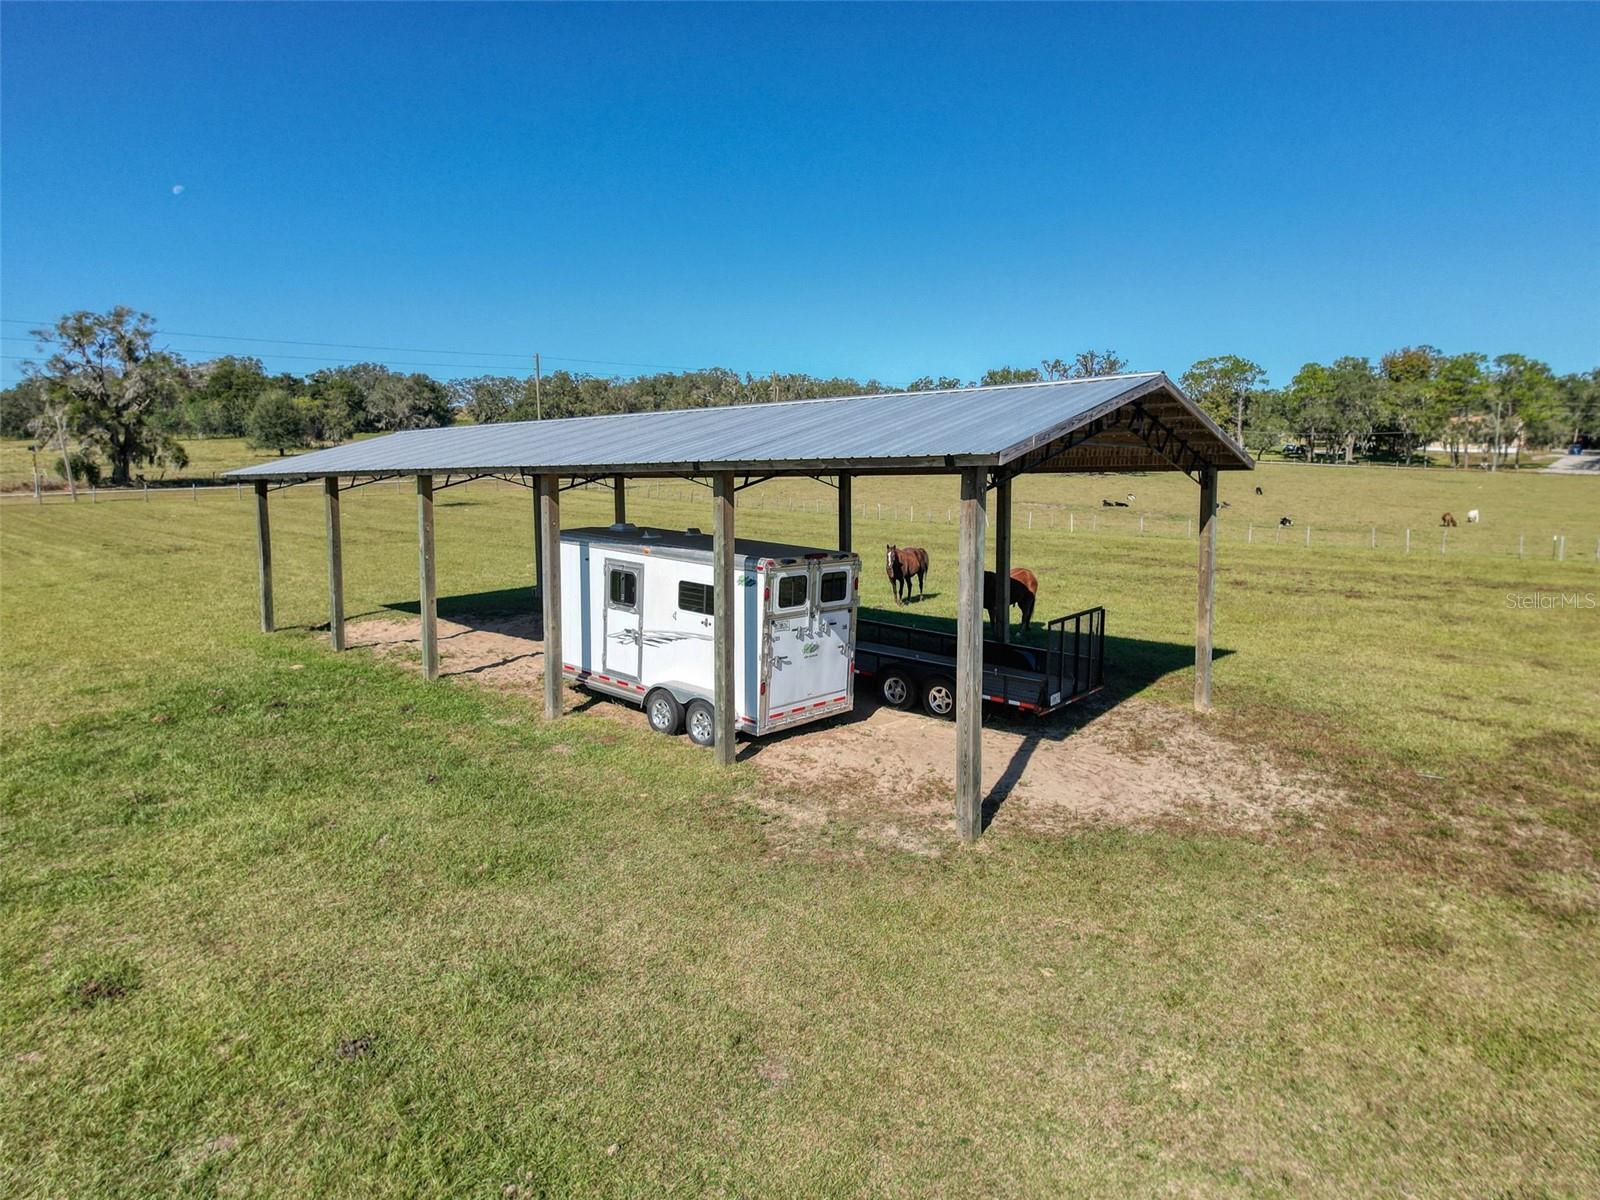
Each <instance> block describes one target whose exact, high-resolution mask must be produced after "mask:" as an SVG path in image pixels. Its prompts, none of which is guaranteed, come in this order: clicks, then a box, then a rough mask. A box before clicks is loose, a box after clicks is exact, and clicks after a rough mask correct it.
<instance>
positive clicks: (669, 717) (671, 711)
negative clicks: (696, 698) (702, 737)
mask: <svg viewBox="0 0 1600 1200" xmlns="http://www.w3.org/2000/svg"><path fill="white" fill-rule="evenodd" d="M644 715H645V717H646V718H647V719H648V720H649V722H650V728H651V729H654V730H655V731H656V732H657V733H664V734H667V735H668V736H669V737H670V736H671V735H672V734H674V733H677V732H678V730H679V728H681V727H682V725H683V706H682V705H681V704H679V703H678V699H677V697H676V696H674V695H673V694H672V693H671V692H669V691H667V689H666V688H657V689H656V690H655V691H653V692H651V693H650V694H649V695H648V696H646V697H645V698H644Z"/></svg>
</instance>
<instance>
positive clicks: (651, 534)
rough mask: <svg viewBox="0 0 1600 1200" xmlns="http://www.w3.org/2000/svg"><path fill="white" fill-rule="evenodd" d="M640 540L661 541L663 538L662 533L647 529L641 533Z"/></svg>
mask: <svg viewBox="0 0 1600 1200" xmlns="http://www.w3.org/2000/svg"><path fill="white" fill-rule="evenodd" d="M639 540H640V541H641V542H659V541H660V540H661V535H660V534H659V533H657V532H656V531H655V530H654V529H646V530H644V531H643V532H642V533H640V534H639Z"/></svg>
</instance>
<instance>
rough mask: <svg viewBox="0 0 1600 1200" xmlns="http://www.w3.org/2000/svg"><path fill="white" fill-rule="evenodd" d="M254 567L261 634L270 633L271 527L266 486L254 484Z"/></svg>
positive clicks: (263, 481) (259, 482)
mask: <svg viewBox="0 0 1600 1200" xmlns="http://www.w3.org/2000/svg"><path fill="white" fill-rule="evenodd" d="M256 567H257V571H258V573H259V576H260V579H261V632H262V633H271V632H272V527H271V526H270V525H269V524H268V523H267V484H266V481H265V480H258V481H257V482H256Z"/></svg>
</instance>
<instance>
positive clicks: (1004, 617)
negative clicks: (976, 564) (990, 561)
mask: <svg viewBox="0 0 1600 1200" xmlns="http://www.w3.org/2000/svg"><path fill="white" fill-rule="evenodd" d="M994 501H995V504H996V506H997V507H998V508H999V512H998V513H996V514H995V526H994V582H995V588H996V590H997V591H998V592H999V601H1000V627H999V628H998V629H996V630H995V631H994V635H995V638H996V639H997V640H998V641H999V642H1000V643H1001V644H1002V645H1004V644H1006V643H1009V642H1010V641H1011V480H1009V479H1002V480H1001V481H1000V482H999V483H997V484H995V485H994Z"/></svg>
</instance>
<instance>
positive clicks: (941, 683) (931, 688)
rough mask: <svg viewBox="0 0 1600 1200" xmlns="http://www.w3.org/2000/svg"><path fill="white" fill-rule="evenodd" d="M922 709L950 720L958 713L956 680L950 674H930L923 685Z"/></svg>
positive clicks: (930, 714) (932, 715)
mask: <svg viewBox="0 0 1600 1200" xmlns="http://www.w3.org/2000/svg"><path fill="white" fill-rule="evenodd" d="M922 711H923V712H925V713H927V714H928V715H929V716H930V717H939V718H940V719H941V720H946V721H948V720H950V719H951V718H953V717H954V716H955V715H956V681H955V680H954V679H951V678H950V677H949V676H948V675H930V676H929V677H928V681H927V682H926V683H924V684H923V685H922Z"/></svg>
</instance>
